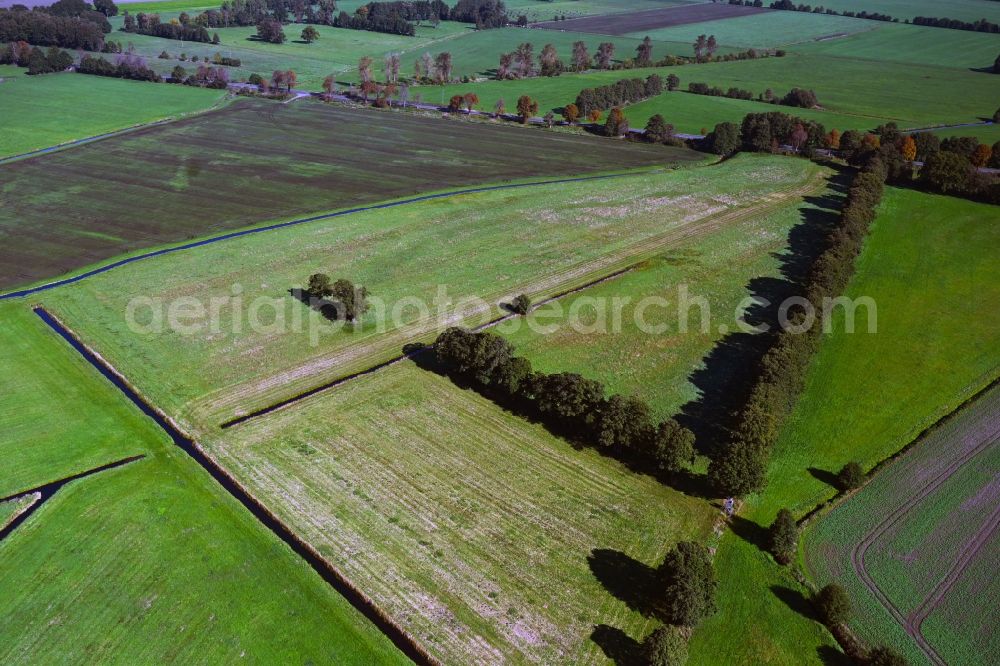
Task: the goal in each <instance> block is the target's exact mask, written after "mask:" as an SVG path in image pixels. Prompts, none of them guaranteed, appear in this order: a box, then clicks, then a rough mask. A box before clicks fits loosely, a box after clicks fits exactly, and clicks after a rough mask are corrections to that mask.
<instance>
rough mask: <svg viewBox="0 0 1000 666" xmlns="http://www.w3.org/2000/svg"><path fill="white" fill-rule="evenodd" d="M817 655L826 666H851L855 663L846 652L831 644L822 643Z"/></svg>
mask: <svg viewBox="0 0 1000 666" xmlns="http://www.w3.org/2000/svg"><path fill="white" fill-rule="evenodd" d="M816 656H817V657H819V660H820V661H821V662H823V664H824V666H851V664H853V663H854V662H853V661H851V658H850V657H848V656H847V655H846V654H844V653H843V652H841V651H840V650H838V649H837V648H835V647H831V646H829V645H820V646H819V647H818V648H816Z"/></svg>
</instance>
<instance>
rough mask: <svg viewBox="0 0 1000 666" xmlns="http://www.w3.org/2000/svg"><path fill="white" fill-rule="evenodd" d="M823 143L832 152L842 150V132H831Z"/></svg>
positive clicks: (833, 130)
mask: <svg viewBox="0 0 1000 666" xmlns="http://www.w3.org/2000/svg"><path fill="white" fill-rule="evenodd" d="M823 142H824V143H825V144H826V147H827V148H829V149H830V150H840V132H838V131H837V130H835V129H832V130H830V133H829V134H827V135H826V137H824V141H823Z"/></svg>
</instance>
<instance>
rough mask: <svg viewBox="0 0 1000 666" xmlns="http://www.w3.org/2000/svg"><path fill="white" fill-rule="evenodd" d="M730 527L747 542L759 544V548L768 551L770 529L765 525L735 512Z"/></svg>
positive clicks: (730, 520) (730, 519)
mask: <svg viewBox="0 0 1000 666" xmlns="http://www.w3.org/2000/svg"><path fill="white" fill-rule="evenodd" d="M729 528H730V529H731V530H732V531H733V534H735V535H736V536H738V537H739V538H741V539H743V540H744V541H746V542H747V543H749V544H752V545H754V546H757V548H759V549H760V550H762V551H764V552H768V547H767V546H768V532H769V530H768V529H767V528H766V527H764V526H763V525H759V524H758V523H755V522H754V521H752V520H748V519H746V518H744V517H743V516H740V515H739V514H736V513H734V514H733V515H732V516H730V517H729Z"/></svg>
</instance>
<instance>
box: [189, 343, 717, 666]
mask: <svg viewBox="0 0 1000 666" xmlns="http://www.w3.org/2000/svg"><path fill="white" fill-rule="evenodd" d="M205 445H206V446H207V447H208V448H209V449H210V450H211V451H212V452H213V454H215V455H218V456H219V457H220V459H221V460H222V462H223V463H224V464H225V465H226V466H227V467H228V468H229V469H231V470H232V471H233V472H234V473H235V474H236V475H237V476H238V477H239V478H240V479H241V480H242V481H243V482H244V483H246V484H248V485H249V486H250V487H251V488H252V489H253V492H255V493H257V494H258V495H259V496H261V497H262V498H264V499H265V501H266V502H267V503H268V505H269V506H270V507H271V508H272V509H273V510H274V511H276V512H277V513H278V514H279V515H280V516H282V517H283V518H284V519H286V520H288V521H289V522H290V523H291V524H292V525H293V526H294V527H295V529H297V530H298V532H299V533H300V534H302V535H303V536H304V537H305V538H306V539H308V540H309V542H310V543H312V544H313V545H314V546H315V547H316V548H318V549H319V551H320V552H321V553H322V554H323V555H324V557H326V558H328V559H329V560H330V561H331V562H333V563H335V564H336V565H337V566H338V567H339V568H341V569H342V570H343V571H344V572H345V574H346V575H347V576H348V577H349V578H350V579H351V580H353V582H354V583H355V584H356V585H357V586H359V587H360V588H361V589H363V590H365V591H366V593H367V594H369V595H370V596H372V597H373V598H374V599H375V600H376V602H377V603H378V604H379V605H381V606H382V607H383V608H384V609H386V610H387V611H388V612H389V613H390V614H391V615H392V616H393V617H394V618H396V620H397V621H399V622H400V623H402V624H403V625H404V626H405V627H406V628H407V629H408V630H409V631H411V632H412V633H413V634H414V635H415V636H416V637H417V638H418V640H420V641H422V642H424V644H425V645H426V646H427V647H428V648H429V649H430V650H431V652H432V653H433V654H434V655H435V656H438V657H439V658H441V659H442V660H443V661H444V662H445V663H479V662H484V663H485V662H496V661H498V660H504V661H509V662H511V663H555V662H564V663H574V664H576V663H605V658H604V655H603V653H602V646H604V645H607V643H606V641H607V639H608V637H609V636H614V635H615V634H618V633H619V632H624V634H625V636H626V637H627V638H629V639H635V640H641V638H642V637H643V636H644V635H645V634H646V633H647V632H648V630H649V629H650V628H651V627H652V626H653V621H652V620H650V619H648V618H646V617H644V616H643V614H642V613H641V612H639V611H638V610H636V608H635V606H636V601H635V600H634V599H630V598H629V597H625V598H624V599H622V598H616V596H614V594H613V593H612V592H611V591H609V590H615V589H618V587H617V586H620V585H622V584H623V582H624V580H625V579H626V578H633V579H639V580H642V577H643V576H647V577H648V576H650V575H651V574H650V572H649V567H652V566H656V565H658V564H659V562H660V560H661V559H662V557H663V555H664V554H665V552H666V551H667V550H668V549H669V548H670V546H671V545H672V544H673V543H675V542H676V541H677V540H680V539H695V540H699V541H700V540H704V539H706V538H707V537H708V535H709V533H710V531H711V525H712V521H713V519H714V516H715V515H716V511H715V510H714V509H713V508H712V507H711V506H710V505H709V504H708V503H707V502H705V501H703V500H698V499H695V498H691V497H688V496H685V495H682V494H680V493H678V492H677V491H675V490H672V489H670V488H667V487H666V486H663V485H661V484H659V483H657V482H656V481H654V480H652V479H650V478H648V477H644V476H639V475H637V474H634V473H632V472H629V471H627V470H625V469H624V468H622V467H621V466H620V465H619V464H618V463H616V462H614V461H612V460H610V459H608V458H603V457H601V456H599V455H598V454H597V453H596V452H594V451H578V450H575V449H574V448H573V447H571V446H569V445H568V444H567V443H566V442H565V441H563V440H560V439H558V438H556V437H554V436H552V435H550V434H549V433H548V432H547V431H546V430H544V428H542V427H541V426H539V425H534V424H530V423H528V422H527V421H525V420H523V419H521V418H520V417H517V416H514V415H512V414H509V413H507V412H504V411H503V410H501V409H499V408H498V407H497V406H496V405H494V404H493V403H492V402H490V401H489V400H487V399H485V398H482V397H480V396H479V395H477V394H476V393H474V392H471V391H465V390H462V389H459V388H458V387H456V386H455V385H454V384H452V382H451V381H450V380H448V379H447V378H444V377H441V376H438V375H436V374H433V373H429V372H427V371H424V370H421V369H419V368H418V367H417V366H416V365H414V364H413V363H412V362H406V363H404V364H402V365H396V366H393V367H391V368H387V369H384V370H381V371H379V372H377V373H376V374H375V375H372V376H369V377H365V378H362V379H359V380H357V381H354V382H351V383H349V384H345V385H343V386H342V387H339V388H338V389H336V390H333V391H331V392H328V393H325V394H321V395H318V396H315V397H314V398H312V399H309V400H307V401H306V402H303V403H300V404H298V405H296V406H295V407H294V408H290V409H286V410H282V411H280V412H276V413H275V414H272V415H270V416H268V417H266V418H263V419H260V420H257V421H253V422H250V423H246V424H243V425H241V426H237V427H236V428H233V429H231V430H228V431H226V432H225V433H217V434H215V435H211V436H209V437H208V438H207V439H206V441H205ZM597 627H604V628H603V629H601V630H599V631H597V632H596V633H595V628H597ZM592 634H595V638H594V639H591V635H592ZM608 649H611V648H610V647H608Z"/></svg>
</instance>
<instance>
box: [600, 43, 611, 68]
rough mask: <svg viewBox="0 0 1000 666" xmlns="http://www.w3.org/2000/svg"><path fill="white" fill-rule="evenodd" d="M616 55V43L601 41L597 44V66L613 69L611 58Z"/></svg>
mask: <svg viewBox="0 0 1000 666" xmlns="http://www.w3.org/2000/svg"><path fill="white" fill-rule="evenodd" d="M614 57H615V45H614V44H613V43H612V42H601V43H600V44H599V45H598V46H597V66H598V67H599V68H600V69H611V59H612V58H614Z"/></svg>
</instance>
